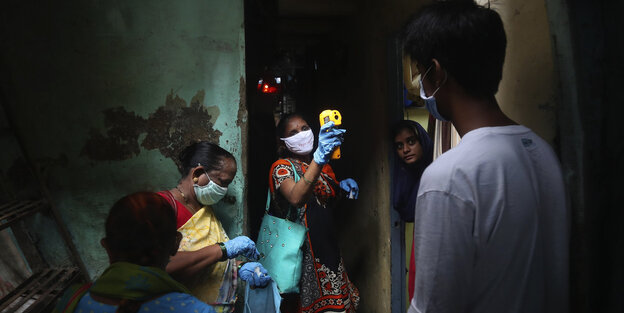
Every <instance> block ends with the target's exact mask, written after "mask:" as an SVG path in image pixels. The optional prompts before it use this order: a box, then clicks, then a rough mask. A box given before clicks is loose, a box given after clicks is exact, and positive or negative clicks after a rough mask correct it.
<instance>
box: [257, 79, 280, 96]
mask: <svg viewBox="0 0 624 313" xmlns="http://www.w3.org/2000/svg"><path fill="white" fill-rule="evenodd" d="M279 87H280V85H279V82H278V81H276V79H275V78H271V79H260V80H258V91H260V92H262V93H264V94H276V93H278V92H279Z"/></svg>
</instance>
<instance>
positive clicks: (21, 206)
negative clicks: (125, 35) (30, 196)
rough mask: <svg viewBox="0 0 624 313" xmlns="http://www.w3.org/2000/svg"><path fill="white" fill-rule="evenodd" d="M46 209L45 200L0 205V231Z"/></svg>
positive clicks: (19, 201) (17, 201) (20, 201)
mask: <svg viewBox="0 0 624 313" xmlns="http://www.w3.org/2000/svg"><path fill="white" fill-rule="evenodd" d="M45 207H46V202H45V201H44V200H34V201H32V200H16V201H11V202H8V203H5V204H2V205H0V230H3V229H5V228H7V227H9V226H11V225H12V224H13V223H15V222H17V221H19V220H20V219H22V218H24V217H26V216H29V215H31V214H33V213H36V212H37V211H39V210H41V209H43V208H45Z"/></svg>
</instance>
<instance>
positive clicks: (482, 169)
mask: <svg viewBox="0 0 624 313" xmlns="http://www.w3.org/2000/svg"><path fill="white" fill-rule="evenodd" d="M505 46H506V37H505V31H504V29H503V24H502V21H501V19H500V16H499V15H498V13H496V12H495V11H493V10H491V9H489V8H486V7H482V6H479V5H477V4H475V3H473V2H471V1H445V2H436V3H433V4H431V5H429V6H426V7H425V8H423V10H422V11H420V12H419V14H418V15H416V16H415V17H414V18H413V19H412V20H410V22H409V23H408V25H407V26H406V28H405V41H404V50H405V53H406V54H407V55H409V56H410V57H411V60H412V61H413V62H417V67H418V70H419V72H420V73H422V76H421V87H420V88H421V97H422V98H423V99H424V100H425V103H426V106H427V108H428V109H429V111H430V112H431V114H432V115H433V116H434V117H436V118H437V119H440V120H448V121H451V122H452V123H453V125H454V126H455V128H456V129H457V131H458V133H459V135H460V136H462V141H461V142H460V144H459V145H458V146H457V147H455V148H453V149H451V150H449V151H448V152H446V153H445V154H443V155H442V156H440V157H439V158H438V159H437V160H436V161H434V162H433V163H432V164H431V165H430V166H429V167H428V168H427V170H425V172H424V174H423V176H422V179H421V182H420V188H419V191H418V198H417V202H416V214H415V224H414V244H415V260H416V274H415V291H414V297H413V299H412V301H411V305H410V308H409V310H408V312H410V313H413V312H537V313H539V312H567V311H568V236H569V235H568V233H569V231H568V223H569V222H568V220H569V219H568V212H567V209H566V203H565V191H564V187H563V179H562V175H561V170H560V167H559V162H558V161H557V158H556V156H555V154H554V153H553V151H552V149H551V148H550V146H549V145H548V144H547V143H546V142H545V141H544V140H542V139H541V138H540V137H538V136H537V135H536V134H535V133H533V132H532V131H531V130H530V129H528V128H526V127H524V126H521V125H518V124H517V123H516V122H514V121H513V120H511V119H510V118H509V117H507V116H506V115H505V114H504V113H503V112H502V111H501V109H500V107H499V105H498V103H497V101H496V98H495V97H494V95H495V93H496V92H497V90H498V84H499V82H500V80H501V78H502V68H503V62H504V58H505Z"/></svg>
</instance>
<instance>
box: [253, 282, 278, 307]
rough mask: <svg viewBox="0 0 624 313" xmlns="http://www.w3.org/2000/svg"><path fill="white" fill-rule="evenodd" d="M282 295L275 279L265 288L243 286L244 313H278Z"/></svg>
mask: <svg viewBox="0 0 624 313" xmlns="http://www.w3.org/2000/svg"><path fill="white" fill-rule="evenodd" d="M281 302H282V297H281V296H280V293H279V290H277V284H276V283H275V281H271V283H270V284H269V285H268V286H266V287H265V288H255V289H251V288H249V284H247V287H245V310H244V313H280V304H281Z"/></svg>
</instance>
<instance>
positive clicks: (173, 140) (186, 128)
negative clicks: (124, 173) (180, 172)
mask: <svg viewBox="0 0 624 313" xmlns="http://www.w3.org/2000/svg"><path fill="white" fill-rule="evenodd" d="M205 94H206V93H205V91H204V90H200V91H198V92H197V93H196V94H195V96H193V98H192V99H191V102H190V105H187V104H186V101H184V99H182V98H180V97H179V96H178V95H175V94H174V93H173V90H172V91H171V93H169V94H168V95H167V97H166V100H165V105H163V106H160V107H158V108H157V109H156V111H154V112H153V113H151V114H150V115H149V117H148V118H147V119H146V118H144V117H141V116H139V115H137V114H136V113H134V112H128V111H126V109H125V108H123V107H117V108H111V109H106V110H104V111H103V113H104V125H105V127H106V131H105V133H104V134H103V133H102V132H101V131H100V130H98V129H96V128H91V130H90V131H89V137H88V139H87V141H86V142H85V144H84V146H83V148H82V151H81V155H82V156H86V157H87V158H89V159H92V160H97V161H103V160H108V161H118V160H126V159H130V158H132V157H134V156H136V155H138V154H139V153H140V152H141V149H140V148H141V147H143V148H144V149H147V150H158V151H160V153H162V154H163V155H164V156H165V157H167V158H171V159H172V160H173V161H174V162H175V163H176V165H178V166H180V164H178V158H177V156H178V154H179V152H180V151H181V150H182V149H183V148H184V147H186V146H187V145H189V144H190V143H192V142H196V141H202V140H206V141H210V142H216V143H218V142H219V138H220V137H221V135H222V132H221V131H219V130H215V129H214V121H215V120H216V118H217V117H218V116H219V108H218V107H216V106H212V107H206V106H204V105H203V102H204V97H205ZM142 134H145V136H144V137H143V139H142V141H141V142H139V141H140V139H139V138H140V137H141V135H142Z"/></svg>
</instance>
